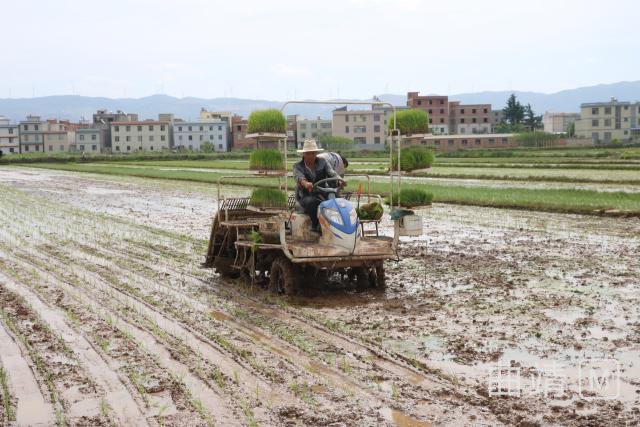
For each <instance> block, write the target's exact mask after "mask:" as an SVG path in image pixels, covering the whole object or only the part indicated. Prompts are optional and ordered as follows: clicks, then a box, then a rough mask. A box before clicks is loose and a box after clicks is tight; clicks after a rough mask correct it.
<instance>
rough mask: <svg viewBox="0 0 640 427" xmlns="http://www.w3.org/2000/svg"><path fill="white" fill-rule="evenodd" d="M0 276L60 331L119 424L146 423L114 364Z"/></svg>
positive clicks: (61, 319)
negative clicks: (97, 386)
mask: <svg viewBox="0 0 640 427" xmlns="http://www.w3.org/2000/svg"><path fill="white" fill-rule="evenodd" d="M0 277H1V278H2V280H3V282H5V286H6V287H7V289H9V290H11V291H12V292H15V293H16V294H18V295H20V296H22V297H23V298H24V299H25V300H26V301H27V302H28V303H29V304H30V305H31V307H32V308H33V309H34V310H36V311H37V312H38V313H39V314H40V316H41V317H42V319H43V320H44V321H45V322H46V323H47V324H48V325H49V326H50V327H51V328H52V329H54V330H56V331H58V332H59V333H60V335H61V337H62V339H63V340H64V341H65V343H66V344H67V345H68V346H69V347H70V348H71V349H72V351H73V353H74V354H75V355H76V356H77V357H78V359H79V360H80V362H81V363H82V364H83V366H84V367H85V368H86V369H87V370H88V372H89V373H90V374H91V378H92V379H93V380H94V381H95V382H96V383H97V384H98V385H99V386H101V387H102V388H103V389H104V390H105V399H106V400H107V402H108V403H109V406H110V407H111V408H112V409H113V411H114V412H115V414H116V417H117V419H118V420H119V421H120V423H122V424H125V425H140V426H144V425H148V423H147V420H146V418H145V416H144V414H143V413H142V411H141V410H140V408H139V407H138V405H137V404H136V400H135V399H134V398H133V396H132V395H131V393H129V390H128V389H127V387H126V386H125V385H124V383H123V381H122V380H121V379H120V377H119V376H118V374H117V373H116V372H115V370H114V366H112V365H111V363H110V362H112V361H105V360H103V359H102V357H100V355H99V354H98V353H97V352H96V351H95V350H94V349H93V347H92V346H91V344H90V343H89V342H88V341H87V340H86V339H85V338H84V337H83V336H81V335H79V334H78V333H76V332H75V331H74V330H73V329H72V328H71V327H70V326H69V325H67V323H66V322H65V321H64V316H63V315H62V313H60V312H59V311H58V310H56V309H53V308H50V307H48V306H47V305H45V303H43V302H42V301H41V300H40V299H39V298H38V296H37V295H36V294H34V293H32V292H31V291H30V290H27V289H25V288H24V287H23V286H19V285H17V284H16V283H14V282H13V281H12V280H10V279H9V278H8V277H7V276H5V275H4V274H2V273H0Z"/></svg>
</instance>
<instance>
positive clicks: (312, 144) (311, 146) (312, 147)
mask: <svg viewBox="0 0 640 427" xmlns="http://www.w3.org/2000/svg"><path fill="white" fill-rule="evenodd" d="M297 151H298V153H308V152H310V151H316V152H317V151H324V148H318V143H317V142H316V140H315V139H305V141H304V145H303V146H302V150H297Z"/></svg>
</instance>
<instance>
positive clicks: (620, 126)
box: [576, 98, 640, 143]
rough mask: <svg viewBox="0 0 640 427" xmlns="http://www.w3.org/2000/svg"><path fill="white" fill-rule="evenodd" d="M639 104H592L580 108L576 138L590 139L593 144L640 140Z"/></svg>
mask: <svg viewBox="0 0 640 427" xmlns="http://www.w3.org/2000/svg"><path fill="white" fill-rule="evenodd" d="M639 115H640V102H619V101H618V100H617V99H616V98H611V100H610V101H609V102H592V103H586V104H582V105H581V106H580V119H578V120H576V136H578V137H581V138H589V139H592V140H593V142H595V143H609V142H611V141H613V140H618V141H629V140H632V139H638V138H640V125H639V123H638V121H639V119H638V116H639Z"/></svg>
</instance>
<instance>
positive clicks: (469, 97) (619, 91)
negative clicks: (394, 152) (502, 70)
mask: <svg viewBox="0 0 640 427" xmlns="http://www.w3.org/2000/svg"><path fill="white" fill-rule="evenodd" d="M511 93H515V95H516V96H517V97H518V100H520V102H521V103H523V104H527V103H530V104H531V107H532V108H533V110H534V111H536V112H537V113H538V114H542V113H544V112H545V111H554V112H566V113H579V112H580V104H583V103H586V102H604V101H608V100H609V99H610V98H611V97H615V98H617V99H618V100H619V101H640V81H634V82H619V83H612V84H602V85H596V86H587V87H581V88H577V89H569V90H563V91H561V92H556V93H550V94H544V93H537V92H520V91H513V92H512V91H499V92H478V93H460V94H457V95H450V96H449V99H453V100H460V101H461V102H463V103H468V104H481V103H482V104H491V105H492V107H493V109H500V108H503V107H504V105H505V103H506V101H507V98H508V97H509V95H511Z"/></svg>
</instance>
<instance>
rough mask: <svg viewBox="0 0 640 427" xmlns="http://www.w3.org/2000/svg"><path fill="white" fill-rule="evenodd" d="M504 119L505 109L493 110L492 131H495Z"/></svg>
mask: <svg viewBox="0 0 640 427" xmlns="http://www.w3.org/2000/svg"><path fill="white" fill-rule="evenodd" d="M503 121H504V111H502V110H491V131H492V132H495V129H496V127H497V126H498V125H499V124H500V123H502V122H503Z"/></svg>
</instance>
